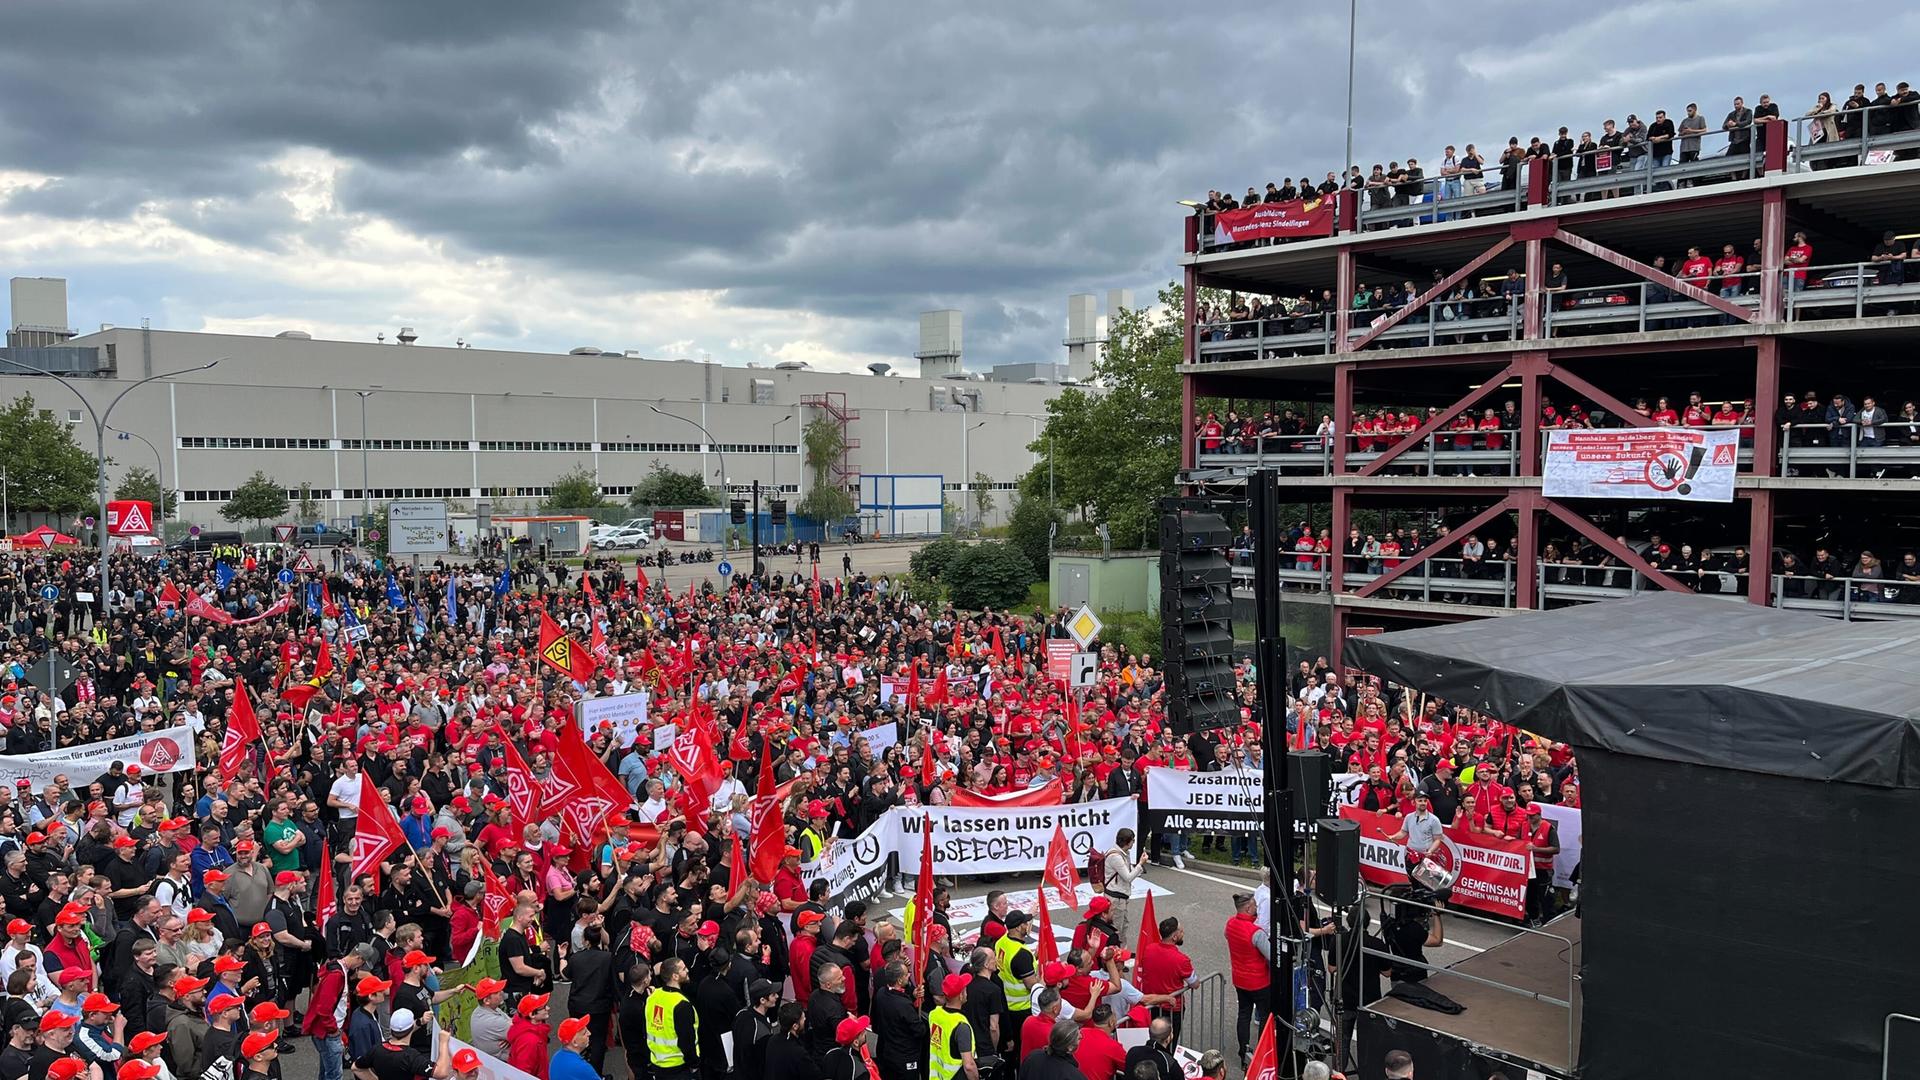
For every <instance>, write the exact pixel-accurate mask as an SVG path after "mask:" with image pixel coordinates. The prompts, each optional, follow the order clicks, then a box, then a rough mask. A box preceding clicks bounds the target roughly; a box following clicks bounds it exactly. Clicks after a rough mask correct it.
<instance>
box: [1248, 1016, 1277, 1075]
mask: <svg viewBox="0 0 1920 1080" xmlns="http://www.w3.org/2000/svg"><path fill="white" fill-rule="evenodd" d="M1279 1076H1280V1051H1279V1046H1278V1044H1277V1043H1276V1041H1275V1038H1274V1033H1273V1014H1272V1013H1268V1014H1267V1022H1266V1024H1265V1026H1263V1027H1262V1028H1261V1029H1260V1041H1259V1042H1257V1043H1255V1044H1254V1046H1253V1057H1251V1058H1249V1059H1248V1060H1247V1080H1278V1077H1279Z"/></svg>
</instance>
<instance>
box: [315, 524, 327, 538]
mask: <svg viewBox="0 0 1920 1080" xmlns="http://www.w3.org/2000/svg"><path fill="white" fill-rule="evenodd" d="M326 532H327V523H326V522H324V521H316V522H314V523H313V535H315V536H324V535H326Z"/></svg>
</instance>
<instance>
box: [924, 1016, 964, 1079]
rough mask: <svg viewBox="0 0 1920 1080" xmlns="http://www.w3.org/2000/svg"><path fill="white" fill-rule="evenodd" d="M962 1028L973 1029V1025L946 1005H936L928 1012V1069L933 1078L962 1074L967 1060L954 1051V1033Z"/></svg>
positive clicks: (949, 1077) (950, 1077)
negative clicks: (961, 1058)
mask: <svg viewBox="0 0 1920 1080" xmlns="http://www.w3.org/2000/svg"><path fill="white" fill-rule="evenodd" d="M962 1028H965V1029H967V1030H969V1031H971V1030H972V1029H973V1025H971V1024H969V1023H967V1018H966V1017H964V1016H962V1015H960V1014H959V1013H957V1012H954V1011H953V1010H952V1009H949V1008H947V1007H946V1006H945V1005H936V1006H934V1008H933V1011H932V1012H931V1013H928V1014H927V1048H928V1050H929V1051H930V1052H929V1053H928V1055H927V1065H928V1069H927V1071H928V1073H929V1074H931V1078H932V1080H954V1077H956V1076H959V1075H960V1070H961V1068H963V1067H964V1065H965V1062H963V1061H961V1060H960V1055H958V1054H956V1053H954V1052H953V1033H954V1032H956V1031H959V1030H960V1029H962Z"/></svg>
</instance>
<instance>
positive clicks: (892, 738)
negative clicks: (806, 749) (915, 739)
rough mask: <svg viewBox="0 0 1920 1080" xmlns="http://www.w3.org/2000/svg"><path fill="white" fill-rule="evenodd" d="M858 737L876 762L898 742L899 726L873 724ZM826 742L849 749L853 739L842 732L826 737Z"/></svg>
mask: <svg viewBox="0 0 1920 1080" xmlns="http://www.w3.org/2000/svg"><path fill="white" fill-rule="evenodd" d="M860 737H861V738H863V739H865V740H867V749H869V750H872V751H873V756H874V758H875V759H876V760H877V759H878V758H879V757H880V755H881V754H884V753H886V752H887V747H889V746H893V745H894V744H896V743H898V742H899V741H900V725H898V724H893V723H886V724H875V725H873V726H872V727H870V728H867V729H865V730H864V731H861V732H860ZM827 741H828V742H830V743H832V744H833V745H835V746H846V747H848V748H849V749H851V748H852V746H853V737H852V736H851V735H848V734H847V733H846V732H844V731H836V732H834V733H833V734H831V735H829V736H827Z"/></svg>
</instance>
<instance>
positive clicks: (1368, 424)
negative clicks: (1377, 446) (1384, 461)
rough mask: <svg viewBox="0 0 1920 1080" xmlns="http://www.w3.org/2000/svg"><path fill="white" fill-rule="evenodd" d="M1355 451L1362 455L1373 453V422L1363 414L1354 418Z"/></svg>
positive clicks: (1358, 414) (1357, 414)
mask: <svg viewBox="0 0 1920 1080" xmlns="http://www.w3.org/2000/svg"><path fill="white" fill-rule="evenodd" d="M1353 449H1354V451H1355V452H1356V453H1361V454H1370V453H1372V452H1373V421H1371V420H1368V419H1367V418H1366V416H1365V414H1362V413H1356V414H1354V417H1353Z"/></svg>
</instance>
